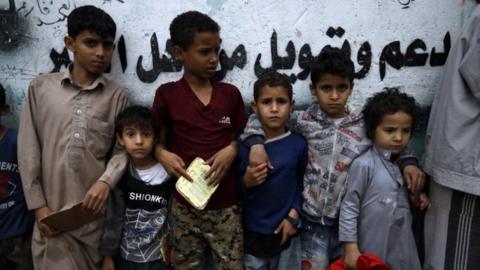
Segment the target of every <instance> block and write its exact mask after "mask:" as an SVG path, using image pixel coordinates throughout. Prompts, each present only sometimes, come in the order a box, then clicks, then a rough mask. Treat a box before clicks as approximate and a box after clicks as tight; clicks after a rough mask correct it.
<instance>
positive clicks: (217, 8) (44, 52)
mask: <svg viewBox="0 0 480 270" xmlns="http://www.w3.org/2000/svg"><path fill="white" fill-rule="evenodd" d="M85 4H93V5H96V6H98V7H100V8H103V9H104V10H106V11H107V12H108V13H109V14H111V15H112V17H113V18H114V20H115V21H116V23H117V26H118V33H117V40H118V44H117V49H116V52H115V54H114V57H113V62H112V67H111V71H110V72H109V73H108V74H107V76H108V77H111V78H113V79H114V80H117V81H118V82H120V83H122V84H124V85H126V86H127V87H128V88H129V95H130V97H131V98H132V100H133V101H134V102H136V103H142V104H146V105H151V103H152V99H153V95H154V93H155V89H156V88H157V87H158V86H159V85H160V84H162V83H164V82H167V81H170V80H176V79H178V78H179V77H180V76H181V74H182V73H181V72H180V71H179V69H181V66H180V64H179V63H178V61H176V60H175V59H173V58H172V55H171V50H170V48H169V47H168V43H167V42H168V38H169V33H168V26H169V23H170V21H171V20H172V19H173V17H175V16H176V15H177V14H179V13H181V12H183V11H187V10H199V11H201V12H204V13H207V14H209V15H210V16H211V17H213V18H214V19H215V20H216V21H217V22H218V23H219V24H220V26H221V27H222V30H221V37H222V39H223V43H222V52H221V65H220V66H219V71H218V74H217V75H218V77H219V78H223V79H224V80H225V81H227V82H231V83H233V84H235V85H236V86H237V87H238V88H239V89H240V90H241V92H242V94H243V97H244V100H245V102H249V101H251V99H252V84H253V82H254V81H255V79H256V78H257V75H258V74H259V72H261V71H262V70H264V69H267V68H271V69H277V70H278V71H280V72H283V73H286V74H288V75H290V76H291V78H292V79H293V81H294V82H295V83H294V94H295V99H296V101H297V105H299V106H301V107H303V106H306V105H308V104H309V103H310V102H311V96H310V94H309V91H308V84H309V70H308V63H309V62H310V61H311V60H312V58H313V57H315V56H316V55H318V53H319V52H320V51H321V49H322V48H323V47H324V46H326V45H332V46H336V47H343V48H344V49H345V50H347V51H349V52H350V53H351V56H352V60H353V61H354V63H355V66H356V72H357V73H356V76H357V78H358V79H357V80H356V84H355V88H354V93H353V95H352V97H351V102H352V103H354V104H361V103H362V102H363V101H364V100H365V98H367V97H368V96H370V95H371V94H372V93H373V92H376V91H379V90H380V89H382V88H383V87H385V86H398V87H401V88H402V89H403V90H404V91H407V92H408V93H411V94H413V95H414V96H415V97H416V98H417V100H418V101H419V102H420V104H421V105H422V106H423V107H424V108H428V106H429V104H430V103H431V100H432V97H433V93H434V91H435V89H436V88H437V87H438V84H439V82H440V79H441V77H442V66H443V65H444V63H445V59H446V56H447V54H448V51H449V48H450V46H451V45H452V43H453V41H454V39H455V37H456V35H457V34H458V33H459V31H460V28H461V26H462V24H463V23H464V21H465V20H466V19H467V18H468V16H469V15H470V13H471V11H472V9H473V6H474V5H475V3H474V1H473V0H416V1H415V0H357V1H354V0H342V1H327V0H291V1H290V0H288V1H287V0H284V1H278V0H256V1H253V0H230V1H220V0H203V1H186V0H177V1H164V0H152V1H144V0H143V1H142V0H28V1H26V0H0V83H1V84H2V85H3V86H4V87H5V88H6V89H7V90H8V100H9V102H10V103H11V104H12V105H13V108H14V111H13V113H12V114H11V115H10V116H7V117H6V118H5V119H3V120H4V121H5V122H6V124H7V125H10V126H16V125H17V124H18V116H19V113H20V110H21V105H22V104H23V102H24V100H25V92H26V89H27V86H28V83H29V81H30V80H31V79H32V78H33V77H35V76H37V75H38V74H41V73H48V72H52V71H57V70H63V69H65V67H66V65H67V64H68V63H69V62H70V60H71V59H72V56H71V54H69V53H68V52H67V51H66V49H65V46H64V44H63V37H64V35H65V34H66V16H67V15H68V14H69V13H70V11H71V10H72V9H74V8H75V7H76V6H81V5H85Z"/></svg>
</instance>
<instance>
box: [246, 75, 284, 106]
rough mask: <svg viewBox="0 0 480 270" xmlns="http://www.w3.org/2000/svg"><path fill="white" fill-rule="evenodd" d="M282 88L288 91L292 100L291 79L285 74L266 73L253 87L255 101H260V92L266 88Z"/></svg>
mask: <svg viewBox="0 0 480 270" xmlns="http://www.w3.org/2000/svg"><path fill="white" fill-rule="evenodd" d="M267 85H268V86H270V87H273V86H281V87H283V88H284V89H285V90H287V95H288V98H289V99H290V100H292V96H293V94H292V83H291V81H290V78H289V77H288V76H287V75H285V74H280V73H278V72H276V71H270V72H266V73H264V74H263V75H262V76H261V77H260V78H259V79H258V80H257V81H256V82H255V84H254V85H253V99H254V100H255V101H257V100H258V97H259V96H260V91H261V90H262V88H263V87H265V86H267Z"/></svg>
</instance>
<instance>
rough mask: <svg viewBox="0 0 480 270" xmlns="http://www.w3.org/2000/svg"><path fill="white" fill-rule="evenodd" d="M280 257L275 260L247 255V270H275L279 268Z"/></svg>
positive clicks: (274, 258) (245, 260) (245, 259)
mask: <svg viewBox="0 0 480 270" xmlns="http://www.w3.org/2000/svg"><path fill="white" fill-rule="evenodd" d="M279 259H280V255H279V256H276V257H273V258H260V257H255V256H253V255H251V254H245V257H244V262H245V269H246V270H275V269H277V268H278V261H279Z"/></svg>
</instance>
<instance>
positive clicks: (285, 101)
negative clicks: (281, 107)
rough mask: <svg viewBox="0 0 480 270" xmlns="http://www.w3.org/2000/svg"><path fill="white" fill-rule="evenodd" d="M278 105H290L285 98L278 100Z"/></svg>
mask: <svg viewBox="0 0 480 270" xmlns="http://www.w3.org/2000/svg"><path fill="white" fill-rule="evenodd" d="M277 103H278V104H286V103H288V100H286V99H284V98H278V99H277Z"/></svg>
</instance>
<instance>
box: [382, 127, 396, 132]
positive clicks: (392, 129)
mask: <svg viewBox="0 0 480 270" xmlns="http://www.w3.org/2000/svg"><path fill="white" fill-rule="evenodd" d="M396 130H397V129H396V128H389V127H387V128H384V129H383V131H385V132H387V133H393V132H395V131H396Z"/></svg>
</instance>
